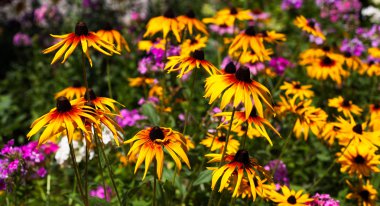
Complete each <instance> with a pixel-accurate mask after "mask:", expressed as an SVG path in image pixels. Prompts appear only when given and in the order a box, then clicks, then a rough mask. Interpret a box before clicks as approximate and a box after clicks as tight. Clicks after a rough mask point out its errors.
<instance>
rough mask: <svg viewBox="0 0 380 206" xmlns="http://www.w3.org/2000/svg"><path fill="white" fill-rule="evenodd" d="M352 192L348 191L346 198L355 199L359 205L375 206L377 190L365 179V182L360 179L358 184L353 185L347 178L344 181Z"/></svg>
mask: <svg viewBox="0 0 380 206" xmlns="http://www.w3.org/2000/svg"><path fill="white" fill-rule="evenodd" d="M346 183H347V184H348V186H349V187H350V189H351V190H352V191H353V192H352V193H348V194H347V196H346V198H347V199H357V200H358V203H359V205H363V206H376V200H377V190H376V189H375V188H374V187H373V185H372V184H371V183H370V182H369V180H367V182H366V184H363V183H362V181H360V183H359V185H358V186H356V187H355V186H353V185H352V184H351V183H350V182H349V181H348V180H347V181H346Z"/></svg>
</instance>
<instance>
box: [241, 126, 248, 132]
mask: <svg viewBox="0 0 380 206" xmlns="http://www.w3.org/2000/svg"><path fill="white" fill-rule="evenodd" d="M240 129H241V131H247V129H248V128H247V127H246V126H244V125H241V127H240Z"/></svg>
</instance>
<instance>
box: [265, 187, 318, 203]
mask: <svg viewBox="0 0 380 206" xmlns="http://www.w3.org/2000/svg"><path fill="white" fill-rule="evenodd" d="M281 192H282V193H278V192H276V191H273V193H272V194H271V199H272V200H273V201H274V202H276V203H277V205H278V206H292V205H294V206H307V205H308V204H307V203H309V202H311V201H313V199H312V198H309V195H308V194H302V193H303V191H302V190H299V191H295V190H290V189H289V188H288V187H287V186H286V185H284V186H281Z"/></svg>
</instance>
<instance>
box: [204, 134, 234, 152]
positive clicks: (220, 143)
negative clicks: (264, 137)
mask: <svg viewBox="0 0 380 206" xmlns="http://www.w3.org/2000/svg"><path fill="white" fill-rule="evenodd" d="M226 140H227V136H226V134H224V133H223V132H221V131H218V132H217V133H216V134H210V133H208V134H207V137H206V138H205V139H203V140H202V141H201V144H203V145H205V146H206V147H208V148H210V151H215V150H219V152H223V149H224V146H225V145H226ZM239 146H240V143H239V141H238V140H236V139H234V138H233V136H232V135H230V136H229V140H228V146H227V152H228V153H235V152H237V151H238V149H239Z"/></svg>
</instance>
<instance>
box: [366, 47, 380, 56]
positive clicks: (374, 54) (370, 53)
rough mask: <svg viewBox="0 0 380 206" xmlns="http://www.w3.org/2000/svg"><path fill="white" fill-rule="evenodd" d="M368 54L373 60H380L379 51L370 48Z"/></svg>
mask: <svg viewBox="0 0 380 206" xmlns="http://www.w3.org/2000/svg"><path fill="white" fill-rule="evenodd" d="M368 54H369V55H371V56H372V57H373V58H380V49H379V48H376V47H372V48H369V49H368Z"/></svg>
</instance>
